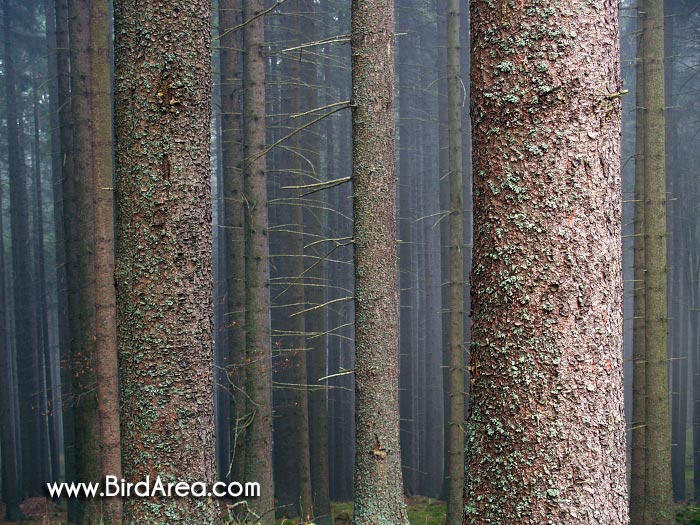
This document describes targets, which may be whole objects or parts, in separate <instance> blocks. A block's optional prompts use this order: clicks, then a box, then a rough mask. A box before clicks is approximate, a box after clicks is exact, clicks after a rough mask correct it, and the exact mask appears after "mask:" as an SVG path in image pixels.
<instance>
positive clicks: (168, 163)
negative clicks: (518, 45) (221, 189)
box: [114, 0, 219, 525]
mask: <svg viewBox="0 0 700 525" xmlns="http://www.w3.org/2000/svg"><path fill="white" fill-rule="evenodd" d="M210 17H211V4H210V2H207V1H205V0H171V1H169V2H167V3H166V2H162V3H156V4H143V3H142V2H138V1H136V0H118V1H116V2H115V5H114V20H115V32H114V33H115V45H114V50H115V73H114V79H115V84H114V86H115V88H114V91H115V93H114V94H115V104H114V107H115V114H114V122H115V130H116V135H115V139H116V142H115V151H116V156H115V160H116V206H117V244H118V249H117V253H118V257H117V268H116V272H115V275H116V282H117V315H118V318H117V320H118V325H117V326H118V335H119V338H118V341H119V361H120V381H121V385H120V389H121V399H122V411H121V428H122V456H123V463H122V465H123V469H124V475H125V478H126V479H128V480H129V481H131V482H135V481H139V480H142V479H145V477H146V476H147V475H150V476H151V479H152V478H153V476H155V475H156V474H158V475H160V476H161V479H162V480H163V481H164V482H166V483H167V482H172V481H176V480H177V481H187V482H190V483H193V482H204V483H207V484H211V483H212V482H213V481H214V476H215V469H214V462H215V450H214V449H215V442H214V410H213V408H214V407H213V400H214V388H213V343H212V320H213V303H212V286H213V285H212V251H211V250H212V248H211V187H210V157H209V151H210V150H209V147H210V130H209V126H210V117H211V56H210V41H211V34H210ZM144 28H148V31H147V32H144ZM123 521H124V523H126V524H139V525H141V524H162V523H172V524H176V523H181V524H185V523H197V524H206V525H213V524H215V523H218V522H219V516H218V513H217V505H216V504H215V502H214V501H212V499H211V498H207V497H202V498H195V497H185V498H176V497H173V498H156V499H148V498H133V497H132V498H129V499H127V500H126V501H125V503H124V519H123Z"/></svg>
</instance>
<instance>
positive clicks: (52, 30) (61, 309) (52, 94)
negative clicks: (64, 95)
mask: <svg viewBox="0 0 700 525" xmlns="http://www.w3.org/2000/svg"><path fill="white" fill-rule="evenodd" d="M54 4H55V2H54V1H53V0H44V16H45V18H46V51H47V60H48V74H49V108H50V109H49V110H50V118H49V124H50V130H51V132H50V136H51V175H52V177H51V183H52V191H51V195H52V197H53V199H52V201H53V227H54V228H53V234H54V260H55V268H54V272H55V276H56V303H57V305H56V321H57V331H58V333H57V338H58V342H57V345H58V352H54V351H51V350H49V354H48V357H49V364H50V366H49V369H48V371H47V377H50V378H53V377H54V375H53V371H54V370H55V369H56V367H55V366H56V365H55V363H56V356H57V355H58V356H61V355H62V353H63V352H64V351H65V349H66V348H67V346H68V317H67V313H68V311H67V308H68V299H67V295H66V291H67V283H66V251H65V234H64V231H63V215H64V207H63V188H62V184H63V174H62V157H61V123H60V118H59V110H60V101H59V94H58V93H59V89H58V86H59V82H60V81H59V78H58V54H59V50H58V44H57V40H56V37H57V33H56V11H55V8H54ZM58 363H59V364H60V359H59V361H58ZM59 368H60V367H59ZM49 393H50V395H51V403H52V405H51V413H50V421H51V425H52V429H50V430H52V433H53V437H52V447H51V463H52V465H51V472H52V475H53V479H54V480H58V479H59V478H60V476H61V455H62V454H61V448H62V444H61V443H60V433H59V417H60V416H62V411H63V406H62V403H61V399H60V394H61V385H60V383H59V384H55V382H54V381H53V380H52V381H51V390H50V392H49ZM64 457H65V456H64Z"/></svg>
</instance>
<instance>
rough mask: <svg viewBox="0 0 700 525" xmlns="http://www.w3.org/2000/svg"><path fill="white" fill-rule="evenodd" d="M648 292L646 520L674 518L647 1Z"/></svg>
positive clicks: (659, 52) (659, 42)
mask: <svg viewBox="0 0 700 525" xmlns="http://www.w3.org/2000/svg"><path fill="white" fill-rule="evenodd" d="M642 15H643V17H642V19H643V29H642V36H641V38H642V44H641V47H642V55H641V60H642V69H643V73H642V75H643V82H644V88H643V89H644V104H642V107H643V108H644V110H643V111H644V132H643V135H644V137H643V141H644V142H643V144H644V186H643V187H644V198H643V205H644V269H645V279H644V295H645V298H644V300H645V319H644V327H645V341H644V348H645V352H646V363H647V364H646V374H645V378H646V380H645V386H646V400H647V401H646V426H645V444H646V457H645V501H646V508H645V512H644V523H645V524H648V525H651V524H656V525H664V524H671V523H673V522H674V507H673V493H672V482H671V435H670V432H671V431H670V420H669V407H668V399H669V397H668V396H669V391H668V348H667V336H668V334H667V332H668V313H667V297H666V293H667V277H668V271H667V267H666V240H667V239H666V170H665V165H666V140H665V127H666V119H665V112H664V111H665V108H664V106H665V89H664V2H663V0H644V13H643V14H642Z"/></svg>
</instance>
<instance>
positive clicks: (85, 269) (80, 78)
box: [68, 0, 101, 525]
mask: <svg viewBox="0 0 700 525" xmlns="http://www.w3.org/2000/svg"><path fill="white" fill-rule="evenodd" d="M68 11H69V32H70V72H71V110H72V121H73V157H72V158H73V180H72V184H73V199H74V200H73V203H72V204H73V207H72V208H71V211H72V214H73V217H72V221H74V226H73V227H74V232H73V233H74V236H73V239H72V244H71V250H74V251H75V261H74V262H75V264H76V266H75V268H74V269H73V271H74V272H75V276H74V277H75V279H74V281H73V285H74V286H75V287H76V290H75V293H76V295H77V296H76V297H75V298H74V300H75V304H74V307H75V309H74V310H72V311H71V315H72V316H77V319H78V321H77V322H76V325H75V327H74V328H75V329H76V332H75V333H74V334H73V340H72V346H71V365H72V377H73V380H72V393H73V397H72V399H73V400H74V411H75V444H74V445H75V446H74V458H75V474H76V478H77V479H78V480H79V481H81V482H98V481H99V480H100V477H101V469H100V433H99V414H98V401H97V388H96V385H97V373H96V367H95V365H96V363H95V358H96V356H95V337H96V332H95V328H96V325H95V257H94V251H93V247H94V245H95V222H94V221H95V214H94V204H93V193H92V170H93V168H94V165H93V151H92V132H93V127H92V118H91V113H90V111H91V105H90V101H91V97H92V83H91V82H92V75H91V63H90V47H91V42H90V2H89V1H88V0H69V2H68ZM98 502H99V501H98V500H97V499H90V498H86V499H78V501H77V507H78V515H77V521H78V523H80V524H86V525H87V524H90V523H93V522H95V521H96V520H97V519H99V515H100V509H99V505H98Z"/></svg>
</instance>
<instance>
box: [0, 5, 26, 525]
mask: <svg viewBox="0 0 700 525" xmlns="http://www.w3.org/2000/svg"><path fill="white" fill-rule="evenodd" d="M5 6H6V4H5ZM5 6H3V7H5ZM6 13H7V11H3V14H6ZM2 202H3V199H2V185H0V276H2V278H1V279H0V452H1V453H2V456H1V457H0V460H1V461H2V501H3V503H4V504H5V519H6V520H7V521H19V520H20V519H21V517H22V513H21V511H20V509H19V504H20V500H21V494H20V484H19V481H20V479H19V460H18V458H16V457H15V454H14V451H15V450H18V449H19V447H18V445H17V436H16V434H15V432H14V429H13V424H12V405H13V397H14V392H13V389H12V383H13V381H12V380H11V375H12V352H11V351H10V348H9V347H8V345H7V341H8V339H7V327H6V324H5V322H6V316H5V312H6V308H7V301H6V297H5V279H4V276H5V242H4V237H5V236H4V231H5V230H4V227H3V219H4V215H3V214H4V212H3V210H2Z"/></svg>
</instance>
